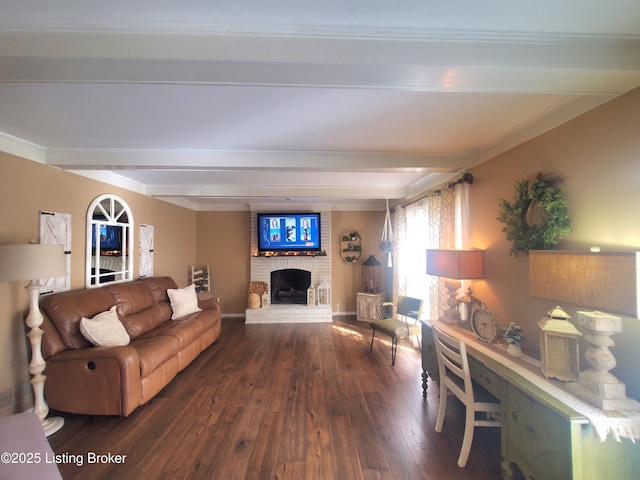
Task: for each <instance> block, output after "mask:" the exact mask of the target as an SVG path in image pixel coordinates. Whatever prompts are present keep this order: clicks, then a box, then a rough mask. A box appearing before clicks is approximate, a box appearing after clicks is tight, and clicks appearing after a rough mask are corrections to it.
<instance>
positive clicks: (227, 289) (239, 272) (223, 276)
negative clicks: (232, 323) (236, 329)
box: [196, 212, 251, 315]
mask: <svg viewBox="0 0 640 480" xmlns="http://www.w3.org/2000/svg"><path fill="white" fill-rule="evenodd" d="M250 221H251V213H250V212H199V213H198V215H197V237H196V258H197V261H198V265H209V268H210V269H211V291H212V292H213V293H214V295H216V296H218V297H220V301H221V303H222V312H223V313H224V314H227V315H228V314H239V315H244V311H245V310H246V309H247V292H248V290H249V281H250V279H249V272H250V262H249V260H250V255H251V236H250V233H251V232H250V227H251V226H250Z"/></svg>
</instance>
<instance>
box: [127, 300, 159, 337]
mask: <svg viewBox="0 0 640 480" xmlns="http://www.w3.org/2000/svg"><path fill="white" fill-rule="evenodd" d="M170 318H171V306H170V305H169V304H168V303H156V304H153V305H151V306H150V307H149V308H146V309H144V310H142V311H140V312H136V313H133V314H131V315H126V316H121V317H120V321H121V322H122V324H123V325H124V328H125V329H126V330H127V333H128V334H129V336H130V337H131V338H132V339H134V338H138V337H139V336H140V335H144V334H145V333H147V332H151V331H152V330H154V329H156V328H158V327H159V326H160V325H162V324H163V323H165V322H167V321H168V320H169V319H170Z"/></svg>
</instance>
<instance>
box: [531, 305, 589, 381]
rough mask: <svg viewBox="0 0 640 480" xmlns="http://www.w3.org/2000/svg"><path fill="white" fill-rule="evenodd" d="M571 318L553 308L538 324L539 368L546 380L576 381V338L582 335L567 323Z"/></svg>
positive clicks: (578, 368)
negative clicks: (539, 334)
mask: <svg viewBox="0 0 640 480" xmlns="http://www.w3.org/2000/svg"><path fill="white" fill-rule="evenodd" d="M570 318H571V317H570V316H569V315H567V313H566V312H565V311H564V310H563V309H562V307H555V308H554V309H553V310H551V311H549V312H547V317H546V318H543V319H542V320H540V321H539V322H538V325H539V326H540V330H541V338H540V368H541V369H542V373H543V374H544V376H545V377H547V378H555V379H557V380H560V381H562V382H573V381H577V380H578V375H579V372H580V367H579V362H580V359H579V355H578V337H580V336H582V333H580V331H579V330H578V329H577V328H576V327H575V326H574V325H573V323H571V322H570V321H569V319H570Z"/></svg>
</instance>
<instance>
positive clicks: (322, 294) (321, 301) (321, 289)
mask: <svg viewBox="0 0 640 480" xmlns="http://www.w3.org/2000/svg"><path fill="white" fill-rule="evenodd" d="M329 293H330V292H329V284H328V283H327V282H326V281H324V280H322V283H320V285H318V305H329V302H330V298H331V296H330V295H329Z"/></svg>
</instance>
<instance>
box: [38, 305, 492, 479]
mask: <svg viewBox="0 0 640 480" xmlns="http://www.w3.org/2000/svg"><path fill="white" fill-rule="evenodd" d="M370 332H371V331H370V329H369V327H368V325H367V324H366V323H362V322H356V321H355V320H353V319H352V318H350V317H340V318H334V322H333V323H330V324H327V323H325V324H305V325H302V324H293V325H292V324H278V325H245V324H244V321H243V320H242V319H224V320H223V330H222V334H221V336H220V338H219V339H218V341H217V342H216V343H215V344H214V345H212V346H211V347H209V349H207V350H206V351H205V352H203V353H202V354H201V355H200V356H199V357H198V358H197V359H196V360H195V361H194V362H193V363H192V364H191V365H190V366H189V367H187V368H186V369H185V370H184V371H183V372H181V373H180V374H179V375H178V376H177V377H176V378H175V379H174V380H173V381H172V382H171V383H170V384H169V385H168V386H167V387H166V388H165V389H164V390H163V391H162V392H160V394H159V395H158V396H157V397H155V398H154V399H153V400H152V401H151V402H149V403H148V404H146V405H144V406H142V407H140V408H138V409H137V410H136V411H135V412H134V413H133V414H132V415H131V416H130V417H128V418H118V417H91V416H81V415H67V414H63V416H64V417H65V418H66V424H65V427H64V428H63V429H62V430H61V431H59V432H58V433H55V434H53V435H52V436H51V437H49V441H50V443H51V446H52V447H53V450H54V452H55V453H56V454H57V455H58V456H59V458H62V460H63V463H60V465H59V468H60V472H61V473H62V476H63V478H64V479H65V480H71V479H75V478H78V479H80V478H81V479H83V480H86V479H116V478H117V479H144V480H152V479H172V480H174V479H190V480H193V479H224V480H234V479H276V478H277V479H295V480H300V479H318V480H330V479H339V480H351V479H363V480H368V479H393V480H398V479H403V480H407V479H432V480H446V479H456V480H464V479H474V480H487V479H492V480H493V479H498V478H500V466H499V464H500V432H499V429H482V428H480V429H476V433H475V438H474V442H473V447H472V449H471V455H470V458H469V462H468V464H467V467H466V468H465V469H460V468H458V466H457V465H456V460H457V456H458V453H459V449H460V445H461V442H462V433H463V424H462V421H463V416H464V415H463V413H464V411H463V408H462V407H461V406H460V405H459V404H458V402H457V400H456V399H455V398H450V399H449V403H448V409H447V417H446V420H445V426H444V429H443V432H442V433H440V434H437V433H435V432H434V424H435V418H436V411H437V407H438V397H437V394H438V388H437V386H436V385H435V384H434V385H431V386H430V389H429V395H428V396H427V399H426V400H423V398H422V387H421V377H420V374H421V366H420V355H419V351H418V350H417V348H414V347H413V346H412V345H411V344H410V342H408V341H404V342H403V341H401V342H400V345H399V348H398V358H397V361H396V365H395V367H392V366H391V362H390V356H391V355H390V345H389V343H388V341H387V340H386V339H384V338H381V339H378V338H377V337H376V341H375V344H374V349H373V353H369V341H370V335H371V333H370ZM53 413H55V412H53ZM90 452H91V453H93V454H98V455H108V454H111V455H112V458H111V460H116V459H117V458H116V457H114V456H115V455H122V456H124V455H126V458H125V459H124V462H123V463H120V464H116V463H102V464H100V463H92V464H90V463H88V461H89V460H90V459H91V458H92V457H91V456H90ZM120 460H122V458H120ZM64 462H66V463H64ZM78 463H82V466H78Z"/></svg>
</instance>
